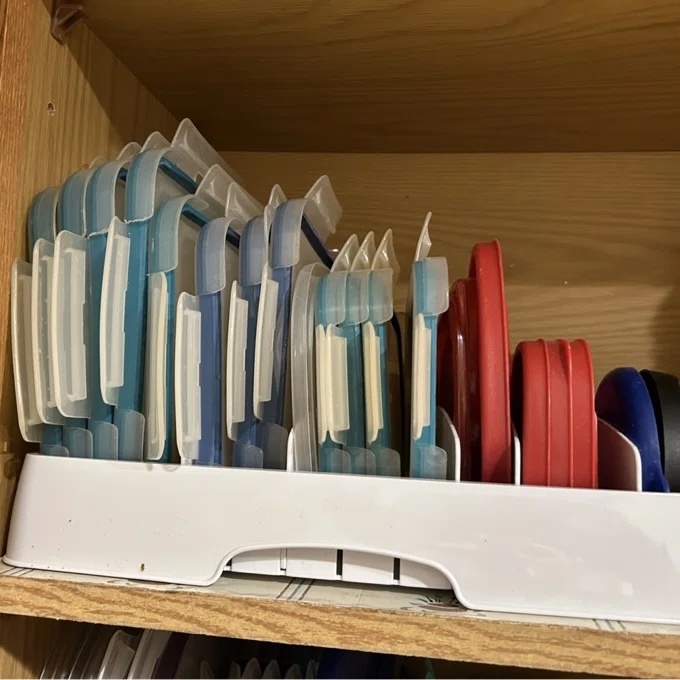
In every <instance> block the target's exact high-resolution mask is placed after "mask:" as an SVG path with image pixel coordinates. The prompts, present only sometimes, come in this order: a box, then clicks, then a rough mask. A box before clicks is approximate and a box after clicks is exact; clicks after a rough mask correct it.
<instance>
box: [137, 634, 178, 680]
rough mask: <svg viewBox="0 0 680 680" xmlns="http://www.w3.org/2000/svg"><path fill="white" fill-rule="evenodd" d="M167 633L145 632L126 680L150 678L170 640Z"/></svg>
mask: <svg viewBox="0 0 680 680" xmlns="http://www.w3.org/2000/svg"><path fill="white" fill-rule="evenodd" d="M170 635H171V633H169V632H168V631H165V630H148V629H147V630H145V631H144V632H143V633H142V637H141V639H140V641H139V645H138V647H137V651H136V652H135V657H134V659H133V660H132V665H131V666H130V672H129V673H128V676H127V677H128V680H142V679H143V678H152V677H153V672H154V670H155V668H156V665H157V664H158V660H159V659H160V658H161V656H162V654H163V652H164V651H165V648H166V647H167V645H168V642H169V640H170Z"/></svg>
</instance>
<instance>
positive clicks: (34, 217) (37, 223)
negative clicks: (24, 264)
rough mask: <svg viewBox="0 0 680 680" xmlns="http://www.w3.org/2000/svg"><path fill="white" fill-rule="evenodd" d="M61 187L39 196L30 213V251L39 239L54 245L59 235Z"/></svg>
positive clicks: (34, 200)
mask: <svg viewBox="0 0 680 680" xmlns="http://www.w3.org/2000/svg"><path fill="white" fill-rule="evenodd" d="M58 201H59V187H50V188H49V189H45V190H44V191H41V192H40V193H39V194H37V195H36V196H35V197H34V199H33V201H32V202H31V207H30V208H29V211H28V237H29V238H28V240H29V243H28V249H29V252H31V251H32V250H33V248H34V247H35V243H36V241H37V240H38V239H41V238H42V239H45V240H46V241H49V242H50V243H54V239H55V237H56V235H57V203H58Z"/></svg>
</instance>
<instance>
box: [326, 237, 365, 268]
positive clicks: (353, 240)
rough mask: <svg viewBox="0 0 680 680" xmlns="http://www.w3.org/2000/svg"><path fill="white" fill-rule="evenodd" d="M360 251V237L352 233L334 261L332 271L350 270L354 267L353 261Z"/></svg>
mask: <svg viewBox="0 0 680 680" xmlns="http://www.w3.org/2000/svg"><path fill="white" fill-rule="evenodd" d="M358 251H359V239H358V238H357V235H356V234H352V235H351V236H350V237H349V238H348V239H347V240H346V241H345V244H344V245H343V246H342V248H341V249H340V252H339V253H338V254H337V256H336V257H335V260H334V261H333V267H332V268H331V272H341V271H346V272H348V271H349V270H350V269H351V268H352V262H354V258H355V257H356V254H357V252H358Z"/></svg>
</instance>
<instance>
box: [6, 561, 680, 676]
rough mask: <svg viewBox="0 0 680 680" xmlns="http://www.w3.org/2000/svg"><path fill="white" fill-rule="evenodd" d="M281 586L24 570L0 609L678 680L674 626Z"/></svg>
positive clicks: (283, 582)
mask: <svg viewBox="0 0 680 680" xmlns="http://www.w3.org/2000/svg"><path fill="white" fill-rule="evenodd" d="M15 571H21V570H15ZM290 584H291V580H289V579H264V578H244V577H230V578H222V579H220V580H219V581H218V582H217V583H216V584H214V585H213V586H210V587H205V588H193V587H179V586H174V587H168V586H153V585H149V584H139V583H134V582H130V581H121V580H112V579H102V578H99V579H97V578H94V577H87V576H83V577H79V576H74V575H59V574H52V575H50V574H48V573H46V572H39V571H32V572H29V573H24V575H23V576H22V575H18V576H1V577H0V611H4V612H12V613H30V614H32V615H38V616H42V617H57V618H68V619H71V620H76V621H88V622H93V623H111V624H115V625H130V626H139V627H151V628H160V629H166V630H175V631H183V632H190V633H204V634H211V635H219V636H226V637H235V638H242V639H249V640H267V641H273V642H282V643H286V644H301V645H308V646H319V647H334V648H339V649H356V650H365V651H375V652H384V653H390V654H399V655H404V656H424V657H430V658H436V659H452V660H460V661H471V662H481V663H486V664H496V665H504V666H521V667H526V668H543V669H550V670H560V671H571V672H579V673H581V672H589V673H594V674H603V675H624V676H632V677H677V674H678V673H680V644H679V642H678V640H679V635H680V629H678V627H674V626H650V625H642V624H637V625H636V624H630V625H628V624H627V626H624V625H622V624H620V623H618V622H614V623H612V624H611V627H610V626H608V625H606V624H605V623H604V622H602V623H601V624H596V622H593V621H583V620H577V619H552V618H543V617H536V616H534V617H527V616H525V617H521V616H514V617H513V616H504V615H501V614H492V613H484V612H468V611H465V610H463V609H461V608H460V607H459V606H456V605H455V604H452V603H451V602H450V601H449V598H448V597H447V596H446V594H443V597H442V594H441V593H440V594H439V597H437V596H434V597H431V598H427V597H426V596H425V595H427V594H424V593H423V592H422V591H419V592H414V591H407V590H399V591H393V590H389V589H385V588H379V587H373V588H371V587H370V586H367V587H361V586H351V585H339V584H329V583H322V582H319V581H314V582H311V581H306V580H305V581H303V580H302V579H295V580H293V581H292V584H293V585H292V586H291V585H290ZM296 584H297V586H296ZM430 595H433V594H430ZM546 621H547V623H546Z"/></svg>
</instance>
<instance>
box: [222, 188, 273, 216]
mask: <svg viewBox="0 0 680 680" xmlns="http://www.w3.org/2000/svg"><path fill="white" fill-rule="evenodd" d="M263 213H264V206H263V205H262V203H260V202H259V201H258V200H257V199H255V198H253V196H251V195H250V194H249V193H248V192H247V191H246V190H245V189H244V188H243V187H242V186H241V185H240V184H238V183H237V182H232V183H231V184H230V185H229V189H228V191H227V202H226V206H225V213H224V214H225V216H226V217H233V218H235V219H236V220H238V221H239V222H240V223H241V224H242V225H245V224H246V223H247V222H248V221H249V220H252V219H253V218H254V217H257V216H258V215H262V214H263Z"/></svg>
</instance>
